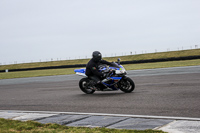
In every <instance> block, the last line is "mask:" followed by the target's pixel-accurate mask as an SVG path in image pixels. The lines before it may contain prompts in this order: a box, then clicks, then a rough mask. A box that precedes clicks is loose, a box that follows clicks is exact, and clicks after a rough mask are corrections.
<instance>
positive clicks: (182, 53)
mask: <svg viewBox="0 0 200 133" xmlns="http://www.w3.org/2000/svg"><path fill="white" fill-rule="evenodd" d="M194 55H200V49H193V50H183V51H173V52H163V53H152V54H141V55H129V56H121V57H107V58H104V59H105V60H107V61H116V60H117V58H121V60H122V61H130V60H144V59H158V58H169V57H183V56H194ZM88 61H89V59H80V60H66V61H53V62H40V63H25V64H15V65H3V66H0V70H5V69H19V68H34V67H45V66H60V65H74V64H87V62H88ZM196 65H200V59H196V60H185V61H168V62H157V63H141V64H127V65H124V67H125V68H126V70H138V69H154V68H166V67H180V66H196ZM74 69H77V68H65V69H46V70H32V71H19V72H8V73H0V79H11V78H23V77H38V76H52V75H68V74H74Z"/></svg>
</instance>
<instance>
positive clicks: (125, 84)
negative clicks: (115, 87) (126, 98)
mask: <svg viewBox="0 0 200 133" xmlns="http://www.w3.org/2000/svg"><path fill="white" fill-rule="evenodd" d="M119 88H120V90H121V91H123V92H125V93H130V92H132V91H133V90H134V89H135V83H134V82H133V80H132V79H131V78H129V77H126V78H123V79H121V81H120V84H119Z"/></svg>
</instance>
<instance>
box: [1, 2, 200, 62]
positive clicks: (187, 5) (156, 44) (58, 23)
mask: <svg viewBox="0 0 200 133" xmlns="http://www.w3.org/2000/svg"><path fill="white" fill-rule="evenodd" d="M195 45H198V47H200V0H0V64H1V65H2V64H10V63H12V64H13V63H14V62H15V61H17V63H23V62H31V61H33V62H39V61H40V60H41V61H46V60H48V61H50V60H51V59H53V60H57V59H62V60H66V59H69V57H70V59H72V58H86V57H87V58H90V57H91V54H92V52H93V51H96V50H98V51H100V52H101V53H102V54H103V57H105V56H114V55H122V54H123V55H125V54H126V55H128V54H130V52H132V54H135V51H136V53H137V54H141V53H142V52H145V51H146V52H155V49H156V50H157V51H167V49H170V50H178V49H182V47H183V48H184V49H186V48H187V49H189V48H194V47H195Z"/></svg>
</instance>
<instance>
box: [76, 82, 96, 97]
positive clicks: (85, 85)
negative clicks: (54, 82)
mask: <svg viewBox="0 0 200 133" xmlns="http://www.w3.org/2000/svg"><path fill="white" fill-rule="evenodd" d="M89 86H90V80H89V79H88V78H82V79H81V80H80V81H79V87H80V89H81V90H82V91H83V92H84V93H86V94H93V93H94V92H95V90H92V89H90V87H89Z"/></svg>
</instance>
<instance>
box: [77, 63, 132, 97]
mask: <svg viewBox="0 0 200 133" xmlns="http://www.w3.org/2000/svg"><path fill="white" fill-rule="evenodd" d="M112 64H113V65H112V66H109V67H108V66H107V65H99V67H98V70H99V71H101V72H103V73H106V75H107V76H106V78H105V79H103V80H102V81H101V83H100V84H97V85H96V84H95V81H94V80H92V79H90V78H89V77H87V76H86V75H85V71H86V69H85V68H81V69H75V70H74V72H75V73H76V74H77V75H80V76H84V78H82V79H81V80H80V81H79V87H80V89H81V90H82V91H83V92H84V93H86V94H93V93H94V92H95V91H116V90H121V91H123V92H125V93H130V92H132V91H133V90H134V89H135V83H134V82H133V80H132V79H131V78H129V77H127V76H126V74H127V71H126V70H125V68H124V67H123V66H122V65H121V64H120V59H118V62H117V63H116V62H112Z"/></svg>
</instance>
